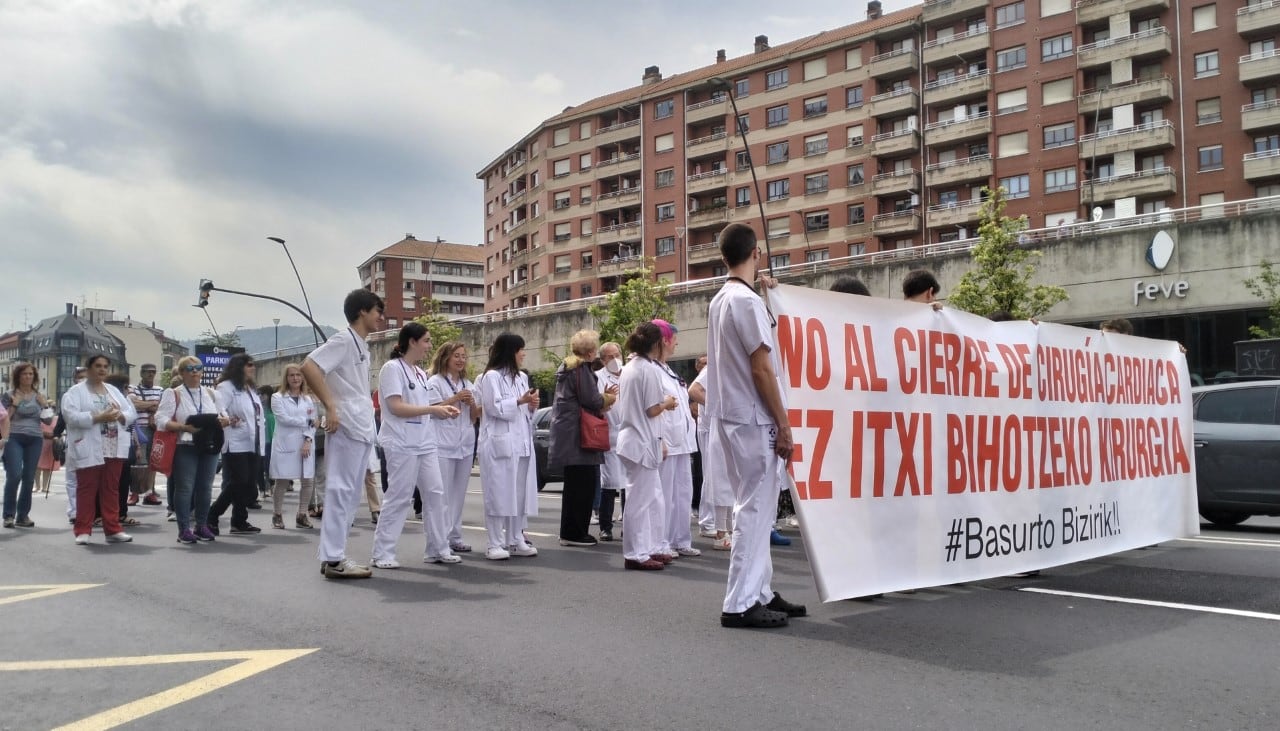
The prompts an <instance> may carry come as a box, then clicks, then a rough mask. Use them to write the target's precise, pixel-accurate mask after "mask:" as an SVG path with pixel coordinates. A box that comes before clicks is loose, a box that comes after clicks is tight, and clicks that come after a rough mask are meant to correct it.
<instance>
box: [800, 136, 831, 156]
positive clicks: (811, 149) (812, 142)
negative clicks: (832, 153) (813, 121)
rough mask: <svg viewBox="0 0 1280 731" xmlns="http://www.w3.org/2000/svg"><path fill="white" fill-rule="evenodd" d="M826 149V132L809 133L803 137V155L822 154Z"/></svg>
mask: <svg viewBox="0 0 1280 731" xmlns="http://www.w3.org/2000/svg"><path fill="white" fill-rule="evenodd" d="M826 151H827V133H826V132H823V133H822V134H820V135H809V136H808V137H806V138H804V155H805V157H809V156H810V155H822V154H824V153H825V152H826Z"/></svg>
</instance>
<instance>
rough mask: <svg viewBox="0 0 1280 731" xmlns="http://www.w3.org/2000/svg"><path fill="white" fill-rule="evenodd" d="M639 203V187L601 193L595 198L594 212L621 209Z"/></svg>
mask: <svg viewBox="0 0 1280 731" xmlns="http://www.w3.org/2000/svg"><path fill="white" fill-rule="evenodd" d="M639 202H640V186H638V185H637V186H636V187H634V188H622V189H620V190H615V191H613V192H611V193H601V194H600V195H598V196H596V210H597V211H607V210H611V209H613V208H621V207H623V206H634V205H635V204H637V203H639Z"/></svg>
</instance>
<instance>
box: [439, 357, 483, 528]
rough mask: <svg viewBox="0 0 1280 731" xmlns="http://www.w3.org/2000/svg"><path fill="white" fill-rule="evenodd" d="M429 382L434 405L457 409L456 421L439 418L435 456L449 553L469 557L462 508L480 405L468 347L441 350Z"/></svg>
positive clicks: (473, 457)
mask: <svg viewBox="0 0 1280 731" xmlns="http://www.w3.org/2000/svg"><path fill="white" fill-rule="evenodd" d="M431 373H432V375H431V378H430V379H428V380H427V393H428V394H430V396H431V403H432V404H437V405H441V404H442V405H444V406H452V407H454V408H456V409H458V411H459V413H458V416H457V417H456V418H452V419H440V418H436V420H435V427H436V443H437V446H436V455H437V460H438V461H439V462H440V481H441V482H442V483H444V503H445V515H446V517H447V518H448V520H447V521H446V522H447V524H448V528H449V549H450V550H451V551H453V552H454V553H468V552H470V551H471V546H469V545H467V542H466V541H464V540H462V506H463V503H464V502H465V501H466V498H467V483H468V482H470V481H471V464H472V462H473V461H474V460H475V455H476V421H478V420H479V419H480V404H479V402H477V401H476V397H475V384H473V383H471V382H470V381H468V380H467V346H466V345H464V344H462V343H461V342H460V341H457V340H454V341H451V342H448V343H445V344H444V345H441V346H440V349H439V350H437V351H436V358H435V361H434V363H433V364H432V367H431Z"/></svg>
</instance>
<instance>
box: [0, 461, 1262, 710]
mask: <svg viewBox="0 0 1280 731" xmlns="http://www.w3.org/2000/svg"><path fill="white" fill-rule="evenodd" d="M472 483H473V485H472V489H473V491H476V490H478V489H479V485H478V480H477V479H474V478H473V480H472ZM60 487H61V482H60V476H59V478H58V479H57V480H56V481H55V490H60ZM557 487H558V485H554V484H553V485H551V486H549V490H554V489H555V488H557ZM290 498H293V495H292V494H291V495H290ZM468 501H469V502H468V505H467V511H466V518H465V522H466V523H467V524H468V525H469V526H478V525H480V496H479V494H472V495H470V496H469V498H468ZM540 508H541V511H542V513H541V515H540V516H539V517H537V518H535V519H533V520H532V521H531V530H532V531H533V533H534V535H533V539H534V542H535V544H536V545H537V546H538V548H539V550H540V552H541V553H540V555H539V556H538V557H536V558H532V559H516V558H513V559H512V560H510V561H505V562H489V561H485V560H483V558H482V557H481V556H480V554H477V553H472V554H469V555H468V556H466V558H465V561H464V563H462V564H460V565H455V566H442V565H424V564H422V563H419V562H418V561H419V558H420V556H421V553H422V548H423V545H422V538H421V535H420V533H419V532H418V531H419V530H420V526H419V525H417V524H412V523H411V524H409V526H408V531H407V533H406V535H405V536H404V537H403V538H402V539H401V541H400V560H401V562H402V563H403V564H404V565H405V567H404V568H402V569H400V570H398V571H390V572H378V574H377V575H376V576H375V577H374V578H373V579H372V580H369V581H350V582H336V581H326V580H324V579H322V578H321V577H320V575H319V571H318V563H317V561H316V559H315V543H316V539H317V533H316V532H314V531H310V532H309V531H302V530H295V529H292V528H290V529H289V530H285V531H274V530H271V529H270V528H269V527H264V531H263V533H262V534H261V535H260V536H257V537H238V536H237V537H231V536H224V537H223V538H221V539H219V540H218V541H217V543H215V544H212V545H198V546H181V545H179V544H177V543H176V542H175V541H174V535H175V531H174V527H173V524H171V523H166V522H164V512H163V509H162V508H148V507H138V508H135V509H133V513H132V514H133V515H134V516H135V517H138V518H140V519H141V520H143V521H145V523H146V525H144V526H142V527H140V528H137V529H132V530H131V532H132V533H133V534H134V536H135V542H134V543H131V544H121V545H112V546H106V545H103V544H102V543H101V537H100V536H95V545H93V546H91V547H89V548H82V547H77V546H75V545H73V544H72V535H71V532H70V530H69V526H68V525H67V524H66V520H65V518H64V517H63V513H62V510H63V500H62V499H61V496H60V495H56V494H55V495H54V496H52V497H50V498H49V499H48V500H45V499H44V498H42V497H37V498H36V506H35V509H34V510H33V513H32V517H33V519H34V520H35V521H36V523H37V527H36V528H35V529H32V530H3V529H0V566H3V570H2V572H0V620H2V621H3V623H4V627H5V628H6V629H7V632H6V641H5V642H4V643H3V646H2V647H0V688H3V691H0V693H2V694H3V697H4V699H5V702H4V713H3V714H0V728H3V729H23V730H27V729H42V728H54V727H60V726H62V725H65V724H71V723H73V722H76V721H79V720H82V719H88V720H87V721H86V722H85V723H84V724H83V725H81V726H78V727H77V728H109V727H112V726H113V725H116V724H118V723H125V725H126V726H127V727H128V728H137V729H166V730H169V731H172V730H173V729H257V728H262V729H268V728H270V729H339V728H344V729H346V728H364V729H426V728H448V729H538V730H541V729H613V728H619V729H627V730H628V731H635V730H637V729H726V728H735V729H831V728H855V729H899V728H902V729H909V728H922V729H970V728H983V729H1028V728H1032V729H1067V728H1073V729H1074V728H1079V727H1081V726H1084V727H1093V728H1105V729H1182V728H1189V729H1201V728H1204V729H1208V728H1212V729H1274V728H1277V727H1278V726H1280V698H1278V697H1277V696H1278V694H1277V688H1278V687H1280V652H1278V649H1280V621H1277V620H1280V614H1277V613H1280V581H1278V579H1280V560H1278V559H1280V520H1276V519H1257V518H1255V519H1253V520H1250V521H1248V522H1247V523H1245V524H1244V525H1243V526H1241V527H1240V528H1239V529H1235V530H1231V531H1220V530H1213V529H1206V530H1205V534H1204V535H1203V536H1202V537H1201V538H1200V539H1195V540H1182V541H1172V542H1169V543H1165V544H1162V545H1160V546H1158V547H1155V548H1150V549H1146V550H1141V551H1131V552H1128V553H1123V554H1119V555H1115V556H1110V557H1107V558H1104V559H1100V560H1096V561H1089V562H1085V563H1080V564H1074V565H1071V566H1066V567H1060V568H1055V569H1052V570H1050V571H1046V572H1045V573H1044V574H1043V575H1041V576H1040V577H1036V578H1030V579H1016V578H1006V579H996V580H991V581H984V582H980V583H974V584H969V585H965V586H952V587H943V588H936V589H924V590H920V591H919V592H918V593H916V594H912V595H905V594H892V595H889V596H888V597H886V598H884V599H881V600H877V601H875V602H872V603H858V602H834V603H831V604H827V605H819V604H818V602H817V596H816V593H815V591H814V588H813V581H812V578H811V576H810V574H809V571H808V567H807V562H806V561H805V558H804V552H803V549H802V547H801V546H800V545H799V533H798V532H797V531H794V530H793V531H791V532H790V534H791V536H792V537H793V538H795V539H796V540H797V543H796V544H795V545H793V546H792V547H790V548H779V549H775V552H774V556H775V572H776V573H775V582H776V583H775V588H776V589H778V590H779V591H781V592H782V593H783V594H784V595H785V596H787V598H789V599H791V600H793V601H803V602H806V603H807V604H808V605H809V611H810V615H811V616H810V617H808V618H805V619H800V620H793V622H792V624H791V626H790V627H789V628H787V629H783V630H774V631H744V630H725V629H721V628H720V627H719V626H718V613H719V604H720V599H721V596H722V592H723V585H724V580H725V571H726V562H727V556H726V555H725V554H722V553H715V552H711V551H709V550H708V551H707V552H706V553H705V554H704V555H703V556H702V557H699V558H690V559H681V560H680V561H678V562H677V564H676V565H675V566H674V567H672V568H671V569H670V570H668V571H663V572H655V573H642V572H624V571H623V570H622V557H621V545H620V544H619V543H614V544H602V545H601V546H600V547H597V548H592V549H581V548H561V547H559V546H558V545H556V541H555V539H554V537H553V536H554V533H555V526H556V525H557V524H558V519H559V495H558V494H556V493H554V492H548V493H545V494H544V495H543V497H542V498H541V500H540ZM289 510H290V511H291V508H289ZM253 521H254V522H255V523H256V524H258V525H259V526H269V523H270V515H269V513H265V514H264V513H258V514H256V515H255V516H254V517H253ZM289 525H292V521H289ZM372 536H373V531H372V526H371V525H370V522H369V518H368V512H367V510H364V509H363V508H362V510H361V513H360V516H359V519H358V520H357V522H356V526H355V528H354V529H353V531H352V536H351V542H350V546H351V555H353V556H355V557H358V558H360V559H361V560H367V558H368V554H369V550H370V546H371V541H372ZM468 539H469V541H470V542H471V543H472V544H473V545H477V546H479V545H482V544H483V533H482V532H481V531H479V530H469V531H468ZM706 543H707V542H706V541H701V544H706ZM703 548H707V546H706V545H703ZM83 585H90V586H88V587H85V586H83ZM23 587H26V588H23ZM32 587H37V588H32ZM38 587H44V588H38ZM1024 589H1041V590H1051V591H1059V592H1070V593H1071V594H1045V593H1033V592H1030V591H1024ZM42 592H43V594H42ZM54 592H60V593H54ZM1078 594H1086V595H1099V596H1107V597H1124V598H1131V599H1143V600H1153V601H1156V602H1164V603H1169V604H1182V605H1194V606H1196V607H1201V608H1200V609H1195V608H1181V607H1173V606H1165V605H1153V604H1124V603H1116V602H1111V601H1103V600H1100V599H1095V598H1087V597H1081V596H1078ZM1205 607H1208V608H1221V609H1227V610H1245V611H1247V612H1254V613H1257V614H1255V615H1240V614H1217V613H1212V612H1209V611H1204V609H1203V608H1205ZM288 651H296V652H288ZM131 658H132V659H131ZM113 709H114V710H113ZM98 714H101V715H98Z"/></svg>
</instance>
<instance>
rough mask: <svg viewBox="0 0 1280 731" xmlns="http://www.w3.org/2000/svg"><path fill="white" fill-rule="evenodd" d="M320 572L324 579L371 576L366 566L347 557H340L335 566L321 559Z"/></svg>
mask: <svg viewBox="0 0 1280 731" xmlns="http://www.w3.org/2000/svg"><path fill="white" fill-rule="evenodd" d="M320 572H321V573H322V574H324V577H325V578H326V579H367V578H369V577H370V576H373V571H371V570H370V569H369V567H368V566H361V565H360V564H358V563H356V562H355V561H352V560H351V559H349V558H344V559H342V560H341V561H339V562H338V565H336V566H331V565H329V564H328V563H326V562H324V561H321V562H320Z"/></svg>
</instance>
